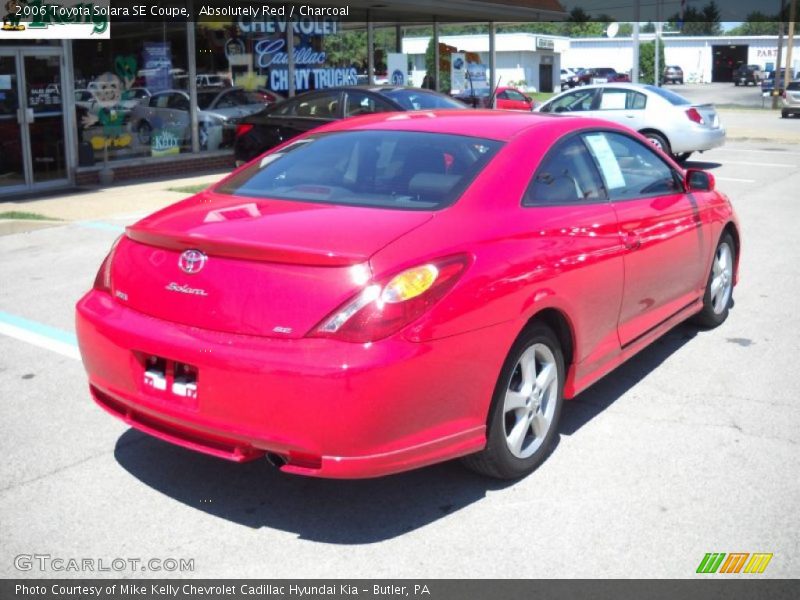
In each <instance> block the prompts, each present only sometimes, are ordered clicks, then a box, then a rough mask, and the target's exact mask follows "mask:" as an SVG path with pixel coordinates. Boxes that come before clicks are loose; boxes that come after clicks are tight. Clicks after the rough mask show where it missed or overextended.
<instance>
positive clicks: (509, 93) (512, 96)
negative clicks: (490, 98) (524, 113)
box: [501, 90, 527, 102]
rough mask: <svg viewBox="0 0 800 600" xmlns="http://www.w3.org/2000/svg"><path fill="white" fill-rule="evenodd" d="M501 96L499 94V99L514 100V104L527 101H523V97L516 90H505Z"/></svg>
mask: <svg viewBox="0 0 800 600" xmlns="http://www.w3.org/2000/svg"><path fill="white" fill-rule="evenodd" d="M503 94H505V95H503ZM503 94H501V97H503V98H506V99H508V100H514V101H516V102H527V100H525V96H523V95H522V94H520V93H519V92H518V91H516V90H505V91H504V92H503Z"/></svg>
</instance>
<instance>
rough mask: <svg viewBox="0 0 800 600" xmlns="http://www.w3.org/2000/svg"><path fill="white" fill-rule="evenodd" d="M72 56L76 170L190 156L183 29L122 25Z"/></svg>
mask: <svg viewBox="0 0 800 600" xmlns="http://www.w3.org/2000/svg"><path fill="white" fill-rule="evenodd" d="M72 52H73V56H72V62H73V68H74V72H75V110H76V113H77V115H76V116H77V118H76V122H77V126H78V140H79V141H78V143H79V145H80V147H79V149H78V155H79V157H80V159H81V166H88V165H92V164H95V163H98V162H102V161H104V160H119V159H124V158H137V157H148V156H153V157H161V156H174V155H175V154H179V153H182V152H189V151H190V150H191V145H192V128H191V120H190V118H189V93H188V56H187V47H186V26H185V25H183V24H167V23H148V24H147V25H146V27H144V28H143V26H142V24H139V23H119V24H115V26H114V35H113V37H112V39H110V40H101V41H91V40H76V41H74V42H73V44H72Z"/></svg>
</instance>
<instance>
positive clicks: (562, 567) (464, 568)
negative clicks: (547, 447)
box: [0, 121, 800, 578]
mask: <svg viewBox="0 0 800 600" xmlns="http://www.w3.org/2000/svg"><path fill="white" fill-rule="evenodd" d="M795 122H796V123H798V121H795ZM690 166H698V167H702V168H708V169H710V170H711V171H712V172H713V173H714V175H715V176H716V179H717V185H718V187H719V188H721V189H722V190H723V191H725V192H726V193H727V194H728V195H729V196H730V197H731V198H732V199H733V201H734V203H735V206H736V208H737V211H738V213H739V216H740V219H741V224H742V228H743V248H744V251H743V257H742V263H741V283H740V285H739V287H738V288H737V289H736V291H735V294H734V297H735V301H736V306H735V308H734V310H733V311H732V312H731V316H730V318H729V319H728V321H727V322H726V323H725V324H724V325H723V326H721V327H720V328H718V329H716V330H713V331H698V330H696V329H694V328H692V327H690V326H688V325H686V326H679V327H678V328H676V329H674V330H673V331H672V332H670V333H669V334H667V335H666V336H664V337H663V338H662V339H661V340H660V341H659V342H657V343H656V344H655V345H653V346H652V347H650V348H648V349H647V350H645V351H643V352H642V353H641V354H639V355H638V356H637V357H635V358H634V359H633V360H632V361H631V362H629V363H628V364H626V365H625V366H623V367H621V368H620V369H618V370H617V371H615V372H614V373H612V374H611V375H610V376H608V377H606V378H605V379H603V380H602V381H600V382H599V383H598V384H596V385H595V386H593V387H592V388H590V389H589V390H588V391H586V392H584V393H583V394H581V395H580V397H579V398H577V399H576V400H574V401H572V402H569V403H567V405H566V407H565V413H564V416H563V419H562V423H561V427H560V439H559V442H558V445H557V448H556V449H555V451H554V453H553V454H552V455H551V456H550V458H549V459H548V460H547V461H546V462H545V463H544V465H543V466H542V467H540V468H539V469H538V470H537V471H536V472H535V473H533V474H532V475H531V476H529V477H527V478H525V479H523V480H521V481H518V482H514V483H498V482H493V481H489V480H484V479H481V478H479V477H477V476H475V475H472V474H470V473H468V472H467V471H464V470H462V468H461V467H460V466H459V465H458V464H457V463H451V464H444V465H439V466H435V467H431V468H427V469H423V470H419V471H416V472H412V473H407V474H402V475H396V476H392V477H386V478H382V479H377V480H367V481H329V480H317V479H306V478H300V477H292V476H286V475H282V474H281V473H279V472H277V471H275V470H274V469H273V468H272V467H270V466H268V465H267V463H266V461H259V462H255V463H249V464H246V465H235V464H230V463H227V462H223V461H221V460H218V459H214V458H210V457H205V456H200V455H197V454H194V453H192V452H189V451H185V450H182V449H179V448H175V447H172V446H170V445H168V444H166V443H163V442H160V441H157V440H154V439H151V438H149V437H147V436H145V435H143V434H140V433H138V432H136V431H133V430H131V429H129V428H127V427H126V426H124V425H123V424H121V423H120V422H118V421H116V420H115V419H113V418H111V417H109V416H107V415H106V414H105V413H104V412H102V411H101V410H100V409H99V408H97V407H96V406H95V405H94V404H93V403H92V402H91V400H90V398H89V395H88V391H87V386H86V381H85V377H84V372H83V368H82V366H81V363H80V361H79V360H78V359H77V353H76V348H75V345H74V335H73V306H74V304H75V302H76V301H77V299H78V298H79V297H80V295H81V294H82V293H83V292H84V291H85V290H86V289H87V288H88V287H89V286H90V285H91V282H92V280H93V278H94V275H95V272H96V269H97V267H98V265H99V264H100V262H101V260H102V258H103V256H104V255H105V252H106V251H107V249H108V247H109V246H110V244H111V242H112V241H113V239H114V238H115V237H116V236H117V235H118V234H119V232H120V231H121V228H122V226H123V225H124V224H125V223H126V222H130V220H131V219H132V216H127V217H121V218H107V219H103V220H102V221H95V222H71V223H69V224H65V225H62V226H58V227H52V228H48V229H43V230H39V231H33V232H29V233H21V234H13V235H6V236H0V256H2V260H0V282H1V283H0V397H1V398H2V400H1V401H0V420H1V421H2V435H0V452H2V454H3V456H4V459H3V461H2V466H0V475H1V476H0V515H2V517H1V524H0V530H1V532H2V544H1V545H0V576H2V577H58V576H68V577H80V576H93V575H101V576H102V575H110V576H117V575H124V576H159V575H163V574H164V573H162V572H150V571H146V572H139V571H138V570H130V569H128V570H123V571H122V572H113V571H112V572H108V573H96V572H95V573H92V572H86V573H80V572H54V571H46V572H42V571H39V570H38V569H34V570H31V571H19V570H17V569H16V568H15V557H16V556H18V555H22V554H49V555H51V556H52V557H63V558H79V559H80V558H90V559H94V560H103V561H106V563H110V562H111V561H112V559H114V558H124V559H130V558H138V559H143V560H148V559H151V558H156V559H162V560H163V559H166V558H175V559H181V558H183V559H186V558H188V559H194V570H193V571H191V572H185V573H182V575H184V576H194V577H264V578H274V577H398V578H400V577H403V578H405V577H408V578H417V577H443V578H462V577H519V578H534V577H647V578H649V577H677V578H684V577H693V576H695V570H696V568H697V566H698V564H699V563H700V561H701V559H702V558H703V556H704V555H705V553H707V552H751V553H754V552H766V553H773V554H774V557H773V559H772V561H771V563H770V564H769V566H768V568H767V570H766V571H765V573H764V574H763V575H762V576H764V577H798V576H800V520H798V517H797V507H798V506H800V478H798V473H800V403H798V400H797V387H796V386H797V363H798V359H797V357H798V355H800V335H798V333H800V315H798V311H797V298H798V295H799V294H800V279H799V278H798V277H797V273H798V264H800V244H798V243H797V235H796V230H797V223H798V222H800V195H798V192H797V190H798V189H800V145H798V144H794V145H791V144H776V143H768V142H741V141H732V142H729V143H728V144H727V145H726V146H725V147H723V148H721V149H718V150H713V151H711V152H708V153H706V154H704V155H701V156H699V158H698V160H696V161H693V162H692V163H690ZM109 193H113V191H112V192H109ZM21 331H23V332H24V331H27V332H28V333H29V335H28V336H27V338H26V337H25V335H21V334H20V332H21ZM9 332H12V333H13V335H9ZM171 575H175V573H171ZM748 577H749V576H748Z"/></svg>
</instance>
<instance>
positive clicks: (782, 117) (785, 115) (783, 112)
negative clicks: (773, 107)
mask: <svg viewBox="0 0 800 600" xmlns="http://www.w3.org/2000/svg"><path fill="white" fill-rule="evenodd" d="M788 117H789V111H786V110H782V111H781V119H786V118H788Z"/></svg>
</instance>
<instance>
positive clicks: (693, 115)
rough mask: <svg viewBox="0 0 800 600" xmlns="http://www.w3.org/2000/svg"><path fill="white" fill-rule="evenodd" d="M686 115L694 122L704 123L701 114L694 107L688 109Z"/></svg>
mask: <svg viewBox="0 0 800 600" xmlns="http://www.w3.org/2000/svg"><path fill="white" fill-rule="evenodd" d="M686 116H687V117H689V120H690V121H694V122H695V123H699V124H700V125H702V124H703V123H705V121H704V120H703V115H701V114H700V113H699V112H697V109H696V108H690V109H688V110H687V111H686Z"/></svg>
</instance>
